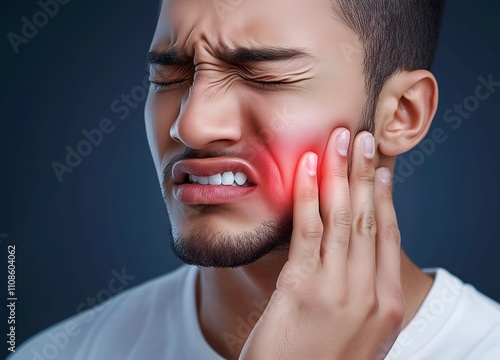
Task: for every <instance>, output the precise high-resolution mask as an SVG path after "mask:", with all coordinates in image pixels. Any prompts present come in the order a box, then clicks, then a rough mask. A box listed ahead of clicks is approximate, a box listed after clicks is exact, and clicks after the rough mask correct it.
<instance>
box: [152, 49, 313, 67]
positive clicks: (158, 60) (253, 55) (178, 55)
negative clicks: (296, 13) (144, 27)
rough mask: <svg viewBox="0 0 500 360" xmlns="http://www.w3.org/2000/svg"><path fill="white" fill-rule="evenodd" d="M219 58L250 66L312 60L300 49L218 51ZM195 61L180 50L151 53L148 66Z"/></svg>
mask: <svg viewBox="0 0 500 360" xmlns="http://www.w3.org/2000/svg"><path fill="white" fill-rule="evenodd" d="M216 53H217V56H218V57H219V58H221V59H222V60H224V61H226V62H228V63H230V64H235V65H239V64H248V63H256V62H273V61H291V60H295V59H299V58H312V57H313V56H312V55H310V54H308V53H307V52H306V51H304V50H303V49H299V48H280V47H266V48H237V49H216ZM192 61H193V60H192V59H191V58H190V57H189V56H188V55H186V54H185V53H184V52H182V51H180V50H178V49H170V50H166V51H161V52H160V51H150V52H148V55H147V62H148V65H184V64H187V63H189V62H192Z"/></svg>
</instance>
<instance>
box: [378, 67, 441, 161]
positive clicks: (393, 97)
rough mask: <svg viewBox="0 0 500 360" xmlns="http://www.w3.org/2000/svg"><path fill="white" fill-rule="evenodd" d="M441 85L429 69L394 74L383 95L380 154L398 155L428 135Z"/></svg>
mask: <svg viewBox="0 0 500 360" xmlns="http://www.w3.org/2000/svg"><path fill="white" fill-rule="evenodd" d="M437 104H438V86H437V82H436V79H435V77H434V75H432V73H430V72H429V71H427V70H415V71H410V72H408V71H404V72H401V73H398V74H396V75H394V76H393V77H391V78H390V79H389V80H388V81H387V83H386V85H385V86H384V89H383V90H382V92H381V94H380V99H379V107H378V114H377V115H378V116H377V118H378V119H377V120H378V121H377V134H376V136H378V149H379V151H380V153H381V155H385V156H390V157H392V156H397V155H400V154H402V153H404V152H406V151H408V150H410V149H411V148H413V147H415V146H416V145H417V144H418V143H419V142H420V141H421V140H422V139H423V138H424V137H425V135H426V134H427V132H428V130H429V127H430V125H431V123H432V119H433V118H434V115H435V113H436V110H437Z"/></svg>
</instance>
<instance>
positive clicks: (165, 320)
mask: <svg viewBox="0 0 500 360" xmlns="http://www.w3.org/2000/svg"><path fill="white" fill-rule="evenodd" d="M195 272H196V267H193V266H187V265H183V266H181V267H180V268H178V269H176V270H174V271H173V272H171V273H168V274H166V275H163V276H161V277H158V278H155V279H153V280H150V281H148V282H146V283H144V284H141V285H139V286H137V287H134V288H132V289H130V290H126V291H124V292H123V293H121V294H119V295H116V296H114V297H113V298H111V299H109V300H107V301H105V302H104V303H103V304H101V305H98V306H96V307H93V308H91V309H88V310H86V311H83V312H81V313H78V314H76V315H75V316H72V317H70V318H68V319H66V320H64V321H62V322H60V323H58V324H56V325H53V326H51V327H50V328H48V329H46V330H44V331H42V332H41V333H39V334H37V335H35V336H33V337H32V338H30V339H28V340H27V341H25V342H23V343H22V344H21V345H20V346H19V347H18V349H16V352H15V353H13V354H12V355H11V356H10V357H9V358H8V359H9V360H45V359H54V358H57V359H58V360H65V359H71V360H80V359H81V360H83V359H125V358H134V356H133V355H134V354H137V358H141V356H139V354H141V352H142V355H144V356H145V355H147V354H148V353H151V352H155V353H154V356H157V355H158V352H161V349H159V348H158V347H161V344H162V343H164V340H165V339H164V336H165V334H164V332H165V331H166V330H167V331H168V326H169V324H171V322H169V319H170V318H173V317H174V316H176V314H175V312H176V311H177V310H176V309H179V308H180V307H181V305H182V304H181V302H182V293H183V292H185V288H186V284H187V282H188V281H187V280H188V278H189V277H191V278H194V276H193V275H195V274H194V273H195ZM145 358H148V357H147V356H146V357H145Z"/></svg>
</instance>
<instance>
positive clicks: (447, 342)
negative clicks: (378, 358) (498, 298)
mask: <svg viewBox="0 0 500 360" xmlns="http://www.w3.org/2000/svg"><path fill="white" fill-rule="evenodd" d="M426 272H430V273H435V280H434V284H433V285H432V287H431V289H430V291H429V293H428V294H427V296H426V298H425V299H424V302H423V303H422V305H421V306H420V308H419V310H418V311H417V313H416V314H415V316H414V318H413V319H412V320H411V321H410V323H409V324H408V325H407V326H406V327H405V328H404V329H403V331H402V332H401V333H400V335H399V337H398V339H397V341H396V343H395V344H394V346H393V348H392V349H391V351H390V352H389V354H388V356H387V357H386V359H388V360H391V359H405V360H406V359H411V360H420V359H470V360H472V359H485V360H489V359H495V360H498V359H500V305H499V304H498V303H497V302H495V301H494V300H492V299H490V298H488V297H487V296H486V295H484V294H482V293H480V292H479V291H478V290H477V289H475V288H474V287H473V286H472V285H470V284H464V283H463V282H462V281H461V280H460V279H458V278H457V277H456V276H454V275H452V274H450V273H449V272H448V271H446V270H444V269H441V268H438V269H430V270H427V271H426Z"/></svg>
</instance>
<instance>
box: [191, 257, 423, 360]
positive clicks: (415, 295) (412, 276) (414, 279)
mask: <svg viewBox="0 0 500 360" xmlns="http://www.w3.org/2000/svg"><path fill="white" fill-rule="evenodd" d="M286 259H287V254H286V253H281V254H278V255H276V254H274V255H268V256H266V257H264V258H262V259H261V260H259V261H258V262H256V263H253V264H251V265H248V266H244V267H240V268H234V269H220V268H201V271H200V276H199V278H198V281H197V289H196V294H197V295H196V297H197V299H196V300H197V309H198V319H199V323H200V326H201V330H202V332H203V335H204V337H205V339H206V340H207V342H208V343H209V344H210V346H211V347H212V348H213V349H214V350H215V351H216V352H218V353H219V354H220V355H221V356H223V357H224V358H226V359H229V360H232V359H238V356H239V353H240V352H241V349H242V348H243V345H244V343H245V341H246V339H247V337H248V335H249V333H250V331H251V330H252V328H253V325H254V324H255V322H256V321H257V320H258V319H259V317H260V315H261V314H262V312H263V311H264V309H265V307H266V305H267V302H268V301H269V299H270V297H271V295H272V293H273V292H274V290H275V286H276V280H277V278H278V275H279V273H280V271H281V269H282V268H283V265H284V264H285V262H286ZM401 281H402V285H403V301H404V304H405V317H404V320H403V327H404V326H406V324H408V322H409V321H410V320H411V318H412V317H413V316H414V315H415V313H416V311H417V310H418V308H419V307H420V305H421V304H422V301H423V300H424V298H425V296H426V295H427V292H428V291H429V289H430V287H431V285H432V281H433V280H432V278H431V277H430V276H428V275H426V274H424V273H423V272H422V271H421V270H420V269H419V268H418V267H417V266H416V265H415V264H414V263H413V262H412V261H411V260H410V259H409V258H408V257H407V256H406V254H405V253H404V252H403V251H401Z"/></svg>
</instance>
